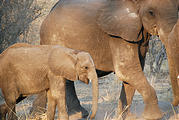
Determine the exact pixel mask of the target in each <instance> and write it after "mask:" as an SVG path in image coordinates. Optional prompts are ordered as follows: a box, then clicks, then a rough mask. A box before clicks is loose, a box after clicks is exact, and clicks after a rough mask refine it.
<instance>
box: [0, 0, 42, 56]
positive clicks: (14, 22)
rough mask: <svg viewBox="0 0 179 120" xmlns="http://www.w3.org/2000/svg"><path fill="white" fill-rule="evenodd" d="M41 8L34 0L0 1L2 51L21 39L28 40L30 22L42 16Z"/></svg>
mask: <svg viewBox="0 0 179 120" xmlns="http://www.w3.org/2000/svg"><path fill="white" fill-rule="evenodd" d="M40 11H41V8H40V7H39V6H38V5H37V4H35V3H34V0H1V1H0V53H1V52H2V51H3V50H4V49H6V48H7V47H8V46H10V45H12V44H14V43H16V42H17V41H19V39H21V40H22V41H23V42H27V41H26V39H25V37H26V32H27V30H28V28H29V25H30V23H31V22H32V21H33V20H35V19H36V18H38V17H39V16H40V14H41V13H40Z"/></svg>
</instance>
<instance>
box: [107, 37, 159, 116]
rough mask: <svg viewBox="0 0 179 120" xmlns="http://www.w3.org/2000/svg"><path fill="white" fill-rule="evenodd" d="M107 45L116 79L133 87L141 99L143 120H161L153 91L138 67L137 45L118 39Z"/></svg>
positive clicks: (139, 66)
mask: <svg viewBox="0 0 179 120" xmlns="http://www.w3.org/2000/svg"><path fill="white" fill-rule="evenodd" d="M109 43H110V48H111V53H112V57H113V65H114V70H115V73H116V75H117V77H118V78H119V79H120V80H123V81H124V82H127V83H128V84H129V85H131V86H133V87H134V88H135V89H136V90H137V91H138V92H139V93H140V94H141V95H142V97H143V100H144V103H145V109H144V113H143V115H144V118H146V119H159V118H161V117H162V114H161V111H160V109H159V107H158V101H157V96H156V93H155V90H154V89H153V88H152V86H151V85H150V84H149V83H148V81H147V79H146V77H145V76H144V73H143V71H142V68H141V65H140V60H139V56H138V45H137V44H132V43H128V42H126V41H124V40H120V39H112V40H110V42H109Z"/></svg>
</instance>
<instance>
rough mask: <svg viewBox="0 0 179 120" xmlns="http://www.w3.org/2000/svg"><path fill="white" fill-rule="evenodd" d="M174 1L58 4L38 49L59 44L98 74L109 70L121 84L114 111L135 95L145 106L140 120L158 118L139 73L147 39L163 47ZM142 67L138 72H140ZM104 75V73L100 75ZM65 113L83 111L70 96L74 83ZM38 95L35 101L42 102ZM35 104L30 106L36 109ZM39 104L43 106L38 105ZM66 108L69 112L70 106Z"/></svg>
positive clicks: (150, 90) (71, 89)
mask: <svg viewBox="0 0 179 120" xmlns="http://www.w3.org/2000/svg"><path fill="white" fill-rule="evenodd" d="M176 2H177V1H176V0H64V1H63V0H61V1H59V2H58V3H57V4H56V5H55V7H54V8H53V10H52V11H51V12H50V14H49V15H48V16H47V17H46V19H45V20H44V22H43V24H42V26H41V31H40V36H41V41H40V43H41V44H60V45H62V46H65V47H69V48H73V49H78V50H84V51H87V52H89V53H90V54H91V56H92V58H93V60H94V63H95V67H96V69H97V70H100V73H101V74H103V73H104V72H102V71H105V72H110V71H114V72H115V73H116V75H117V77H118V78H119V79H120V80H122V81H123V88H122V92H121V96H120V100H119V109H120V112H121V111H122V110H123V108H124V106H126V105H130V104H131V102H132V97H133V95H134V92H135V90H137V91H138V92H139V93H140V94H141V95H142V97H143V100H144V103H145V109H144V113H143V115H144V118H146V119H158V118H161V117H162V114H161V111H160V110H159V108H158V101H157V96H156V93H155V90H154V89H153V88H152V87H151V85H150V84H149V83H148V81H147V79H146V77H145V76H144V73H143V71H142V68H143V66H144V58H145V53H146V49H147V47H148V44H147V43H148V38H149V34H151V35H159V36H160V39H161V40H162V42H163V43H164V44H165V45H166V44H167V42H166V41H167V37H168V34H169V33H170V32H171V30H172V28H173V26H174V24H175V23H176V21H177V17H178V16H177V5H176ZM141 66H142V67H141ZM104 74H105V73H104ZM67 86H68V87H67V90H66V91H67V104H68V105H67V107H68V110H69V114H71V113H73V112H74V111H82V113H83V115H84V114H85V113H86V112H85V110H84V109H83V108H82V107H81V106H80V103H79V101H78V99H77V97H76V93H75V89H74V83H72V82H68V83H67ZM44 96H45V94H44V95H39V97H38V99H39V100H41V99H42V98H44ZM37 104H39V103H38V102H36V104H34V105H37ZM43 105H44V104H43ZM70 106H72V107H70Z"/></svg>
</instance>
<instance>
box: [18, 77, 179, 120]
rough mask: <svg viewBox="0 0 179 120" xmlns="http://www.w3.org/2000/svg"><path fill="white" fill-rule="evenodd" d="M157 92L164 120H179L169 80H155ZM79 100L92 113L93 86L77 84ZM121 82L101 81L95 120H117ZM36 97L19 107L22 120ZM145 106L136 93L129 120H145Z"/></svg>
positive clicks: (115, 79)
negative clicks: (143, 116) (143, 114)
mask: <svg viewBox="0 0 179 120" xmlns="http://www.w3.org/2000/svg"><path fill="white" fill-rule="evenodd" d="M152 85H153V87H154V88H155V90H156V92H157V96H158V99H159V107H160V109H161V110H162V111H163V114H164V117H163V118H162V120H179V116H178V118H177V115H176V114H177V113H178V112H179V107H172V105H171V104H170V102H171V100H172V97H171V96H172V93H171V86H170V85H169V82H168V80H167V79H166V80H163V81H162V82H161V81H160V80H154V81H153V83H152ZM75 86H76V90H77V95H78V98H79V99H80V102H81V104H82V105H83V106H84V107H85V108H86V109H87V110H88V111H90V109H91V100H92V95H91V92H92V90H91V89H92V86H91V84H89V85H86V84H84V83H82V82H80V81H77V82H75ZM120 89H121V82H120V81H119V80H118V79H117V78H116V77H115V75H114V74H110V75H108V76H106V77H103V78H100V79H99V108H98V112H97V115H96V119H95V120H113V119H114V120H116V117H115V111H116V108H117V102H118V98H119V94H120ZM34 98H35V96H32V97H28V98H27V99H26V100H24V101H23V102H21V103H19V104H18V105H17V112H18V113H17V115H18V116H19V118H20V120H24V119H25V116H28V115H29V113H28V112H29V110H30V108H31V106H32V101H33V99H34ZM143 108H144V104H143V102H142V98H141V96H140V95H139V93H137V92H136V94H135V96H134V100H133V104H132V106H131V112H132V114H130V116H127V118H126V119H127V120H143V118H142V115H141V114H142V111H143ZM56 118H57V116H56Z"/></svg>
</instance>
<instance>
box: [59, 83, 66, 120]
mask: <svg viewBox="0 0 179 120" xmlns="http://www.w3.org/2000/svg"><path fill="white" fill-rule="evenodd" d="M65 96H66V92H65V81H64V82H63V84H62V85H61V87H60V90H59V96H58V98H56V100H57V107H58V117H59V120H69V118H68V114H67V108H66V98H65Z"/></svg>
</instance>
